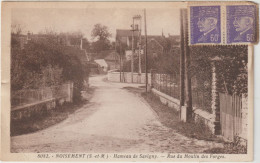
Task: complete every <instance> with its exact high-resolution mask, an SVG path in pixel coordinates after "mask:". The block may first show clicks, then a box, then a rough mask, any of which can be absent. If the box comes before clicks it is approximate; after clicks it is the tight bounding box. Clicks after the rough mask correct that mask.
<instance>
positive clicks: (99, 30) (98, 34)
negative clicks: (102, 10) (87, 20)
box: [91, 24, 111, 40]
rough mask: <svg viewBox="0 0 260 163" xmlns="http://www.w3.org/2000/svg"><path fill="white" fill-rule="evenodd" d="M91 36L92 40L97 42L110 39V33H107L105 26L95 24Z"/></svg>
mask: <svg viewBox="0 0 260 163" xmlns="http://www.w3.org/2000/svg"><path fill="white" fill-rule="evenodd" d="M91 36H92V38H93V39H95V38H97V39H98V40H107V39H109V38H110V37H111V33H110V32H109V31H108V27H107V26H105V25H101V24H95V25H94V28H93V30H92V32H91Z"/></svg>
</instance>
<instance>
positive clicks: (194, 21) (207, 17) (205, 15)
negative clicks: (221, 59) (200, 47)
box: [190, 6, 221, 44]
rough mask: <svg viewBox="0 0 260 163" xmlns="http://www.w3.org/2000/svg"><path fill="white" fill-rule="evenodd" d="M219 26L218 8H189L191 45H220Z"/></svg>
mask: <svg viewBox="0 0 260 163" xmlns="http://www.w3.org/2000/svg"><path fill="white" fill-rule="evenodd" d="M220 24H221V21H220V6H191V8H190V32H191V37H190V39H191V40H190V42H191V44H200V43H203V44H204V43H221V29H220Z"/></svg>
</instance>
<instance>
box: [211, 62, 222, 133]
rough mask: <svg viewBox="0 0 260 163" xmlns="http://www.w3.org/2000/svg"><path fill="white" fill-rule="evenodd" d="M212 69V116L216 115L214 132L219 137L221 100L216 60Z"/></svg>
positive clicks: (212, 63) (212, 64)
mask: <svg viewBox="0 0 260 163" xmlns="http://www.w3.org/2000/svg"><path fill="white" fill-rule="evenodd" d="M211 67H212V89H211V94H212V101H211V108H212V114H213V115H214V122H213V125H214V128H213V130H214V131H213V132H214V134H216V135H218V134H220V130H221V128H220V103H219V102H220V101H219V100H220V99H219V92H218V86H217V85H218V72H217V68H216V60H212V62H211Z"/></svg>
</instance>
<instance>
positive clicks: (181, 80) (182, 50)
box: [180, 9, 185, 115]
mask: <svg viewBox="0 0 260 163" xmlns="http://www.w3.org/2000/svg"><path fill="white" fill-rule="evenodd" d="M183 10H184V9H181V10H180V20H181V24H180V32H181V43H180V46H181V53H180V112H182V110H181V108H182V106H184V99H185V94H184V93H185V92H184V91H185V76H184V75H185V73H184V71H185V65H184V31H183V30H184V29H183V12H184V11H183ZM180 115H181V114H180Z"/></svg>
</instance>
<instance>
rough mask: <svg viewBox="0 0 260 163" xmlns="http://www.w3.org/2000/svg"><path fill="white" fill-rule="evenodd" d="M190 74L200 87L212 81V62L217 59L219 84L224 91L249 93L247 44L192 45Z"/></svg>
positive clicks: (239, 93)
mask: <svg viewBox="0 0 260 163" xmlns="http://www.w3.org/2000/svg"><path fill="white" fill-rule="evenodd" d="M190 51H191V56H192V60H191V67H190V74H192V77H193V78H196V80H197V83H198V84H199V85H198V86H199V87H205V83H211V63H212V62H213V59H214V58H216V57H218V58H219V59H218V60H216V61H215V62H216V69H217V74H218V80H219V81H218V84H219V88H220V89H221V91H222V92H227V93H229V94H234V93H236V94H238V95H241V94H242V93H245V94H247V79H248V73H247V47H246V46H200V47H191V50H190Z"/></svg>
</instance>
